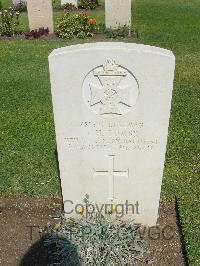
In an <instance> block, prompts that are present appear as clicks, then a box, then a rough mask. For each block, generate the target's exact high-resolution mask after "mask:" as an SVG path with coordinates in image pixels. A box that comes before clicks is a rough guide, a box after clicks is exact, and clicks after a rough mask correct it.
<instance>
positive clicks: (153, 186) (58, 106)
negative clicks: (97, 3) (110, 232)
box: [49, 43, 175, 226]
mask: <svg viewBox="0 0 200 266" xmlns="http://www.w3.org/2000/svg"><path fill="white" fill-rule="evenodd" d="M49 64H50V76H51V88H52V99H53V110H54V120H55V128H56V138H57V149H58V159H59V168H60V177H61V184H62V193H63V200H64V206H65V212H66V215H70V216H75V217H76V215H77V214H76V213H77V210H79V208H78V207H77V206H79V207H80V206H82V205H83V204H84V203H83V202H85V200H86V199H88V195H89V201H90V203H92V204H93V205H92V209H93V208H95V210H96V211H101V212H104V210H105V209H106V207H107V206H108V205H105V204H113V206H114V210H115V211H116V213H117V214H119V213H120V210H121V212H122V215H121V216H123V217H124V218H125V219H128V218H130V217H132V218H133V219H134V221H135V222H139V223H142V224H144V225H149V226H151V225H155V224H156V221H157V214H158V207H159V200H160V191H161V184H162V175H163V168H164V161H165V152H166V144H167V135H168V124H169V117H170V106H171V98H172V89H173V78H174V67H175V57H174V55H173V54H172V52H171V51H168V50H165V49H161V48H157V47H151V46H145V45H139V44H126V43H95V44H83V45H75V46H70V47H65V48H60V49H56V50H54V51H53V52H52V53H51V55H50V56H49ZM83 199H85V200H84V201H83ZM81 204H82V205H81ZM95 204H96V205H95ZM119 204H122V205H119ZM94 206H95V207H94ZM82 210H84V212H86V211H87V212H89V211H88V209H87V208H85V209H83V208H82ZM105 211H106V210H105ZM90 212H91V208H90ZM133 214H134V215H133Z"/></svg>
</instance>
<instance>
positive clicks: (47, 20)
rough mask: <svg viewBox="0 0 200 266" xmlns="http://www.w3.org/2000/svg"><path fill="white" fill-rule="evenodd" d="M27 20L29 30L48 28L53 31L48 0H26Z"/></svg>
mask: <svg viewBox="0 0 200 266" xmlns="http://www.w3.org/2000/svg"><path fill="white" fill-rule="evenodd" d="M27 9H28V20H29V28H30V30H36V29H39V28H48V29H49V33H53V32H54V26H53V9H52V1H50V0H27Z"/></svg>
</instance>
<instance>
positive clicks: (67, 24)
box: [56, 12, 97, 38]
mask: <svg viewBox="0 0 200 266" xmlns="http://www.w3.org/2000/svg"><path fill="white" fill-rule="evenodd" d="M96 31H97V25H96V20H95V19H91V18H90V17H89V16H88V14H87V13H76V14H75V13H69V12H67V13H65V14H64V15H63V16H62V17H60V18H58V20H57V23H56V33H57V35H58V36H59V37H61V38H72V37H78V38H85V37H91V36H93V34H94V33H95V32H96Z"/></svg>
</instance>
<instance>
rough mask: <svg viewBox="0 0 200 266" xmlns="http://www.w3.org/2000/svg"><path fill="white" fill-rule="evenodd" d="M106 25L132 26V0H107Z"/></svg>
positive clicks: (113, 27) (113, 26)
mask: <svg viewBox="0 0 200 266" xmlns="http://www.w3.org/2000/svg"><path fill="white" fill-rule="evenodd" d="M105 16H106V27H107V28H111V29H116V28H119V27H123V26H127V27H129V28H130V27H131V0H123V1H122V0H112V1H111V0H105Z"/></svg>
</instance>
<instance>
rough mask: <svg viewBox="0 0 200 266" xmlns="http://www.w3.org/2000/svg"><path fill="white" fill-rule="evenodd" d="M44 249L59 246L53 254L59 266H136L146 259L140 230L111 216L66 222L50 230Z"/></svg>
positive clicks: (130, 223)
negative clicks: (139, 261) (136, 263)
mask: <svg viewBox="0 0 200 266" xmlns="http://www.w3.org/2000/svg"><path fill="white" fill-rule="evenodd" d="M45 245H46V246H48V247H49V246H52V245H53V246H56V250H55V251H54V253H53V254H51V255H52V257H53V258H54V259H55V258H57V261H58V264H56V265H66V266H67V265H70V266H72V265H83V266H93V265H99V266H100V265H101V266H107V265H109V266H115V265H135V262H136V261H137V260H138V259H141V258H142V256H143V241H142V240H141V239H140V237H139V234H138V226H136V225H133V224H132V222H128V221H126V222H125V221H120V220H115V221H113V219H111V216H109V217H104V216H90V217H88V218H84V217H83V218H81V219H80V220H77V221H74V220H68V221H66V220H63V221H62V222H61V223H60V224H56V225H55V226H54V227H53V228H50V227H49V228H48V233H47V236H46V240H45ZM77 257H78V259H77ZM75 259H76V263H75V264H74V260H75Z"/></svg>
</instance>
